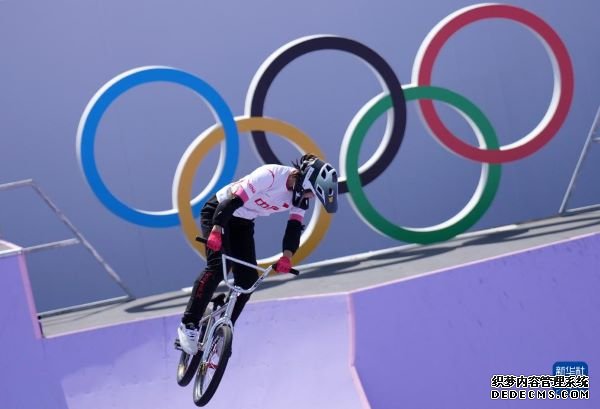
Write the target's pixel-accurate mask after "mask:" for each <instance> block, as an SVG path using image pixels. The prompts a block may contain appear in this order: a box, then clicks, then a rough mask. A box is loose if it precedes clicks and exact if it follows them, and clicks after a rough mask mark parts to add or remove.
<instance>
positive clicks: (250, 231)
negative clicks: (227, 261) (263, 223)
mask: <svg viewBox="0 0 600 409" xmlns="http://www.w3.org/2000/svg"><path fill="white" fill-rule="evenodd" d="M229 226H230V229H231V235H230V237H231V241H230V252H231V255H232V256H233V257H235V258H238V259H240V260H244V261H246V262H248V263H250V264H256V248H255V245H254V222H253V221H251V220H246V219H241V218H237V217H232V218H231V219H230V221H229ZM231 270H232V272H233V277H234V280H235V284H236V285H238V286H240V287H242V288H244V289H247V288H250V287H252V285H253V284H254V283H255V282H256V280H257V279H258V273H257V271H256V269H254V268H251V267H246V266H243V265H241V264H236V263H234V264H233V266H232V268H231ZM250 295H251V294H240V295H239V297H238V299H237V302H236V304H235V307H234V308H233V312H232V315H231V320H232V321H233V323H234V324H235V321H236V320H237V319H238V317H239V316H240V313H241V312H242V309H243V308H244V305H246V303H247V302H248V300H249V299H250Z"/></svg>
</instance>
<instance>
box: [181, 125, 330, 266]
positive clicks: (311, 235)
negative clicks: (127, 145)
mask: <svg viewBox="0 0 600 409" xmlns="http://www.w3.org/2000/svg"><path fill="white" fill-rule="evenodd" d="M235 122H236V124H237V128H238V132H239V133H240V134H241V133H248V132H251V131H263V132H271V133H274V134H277V135H279V136H281V137H283V138H285V139H287V140H288V141H290V142H291V143H292V144H293V145H294V146H295V147H296V148H297V149H298V150H299V151H300V152H302V153H308V152H311V153H314V154H315V155H317V156H319V157H320V158H321V159H323V160H325V158H324V156H323V153H322V152H321V150H320V149H319V147H318V146H317V145H316V144H315V143H314V142H313V140H312V139H310V138H309V137H308V136H307V135H306V134H305V133H304V132H302V131H300V130H299V129H298V128H296V127H294V126H292V125H290V124H288V123H285V122H283V121H280V120H278V119H273V118H265V117H246V116H241V117H236V118H235ZM224 138H225V135H224V133H223V128H222V127H221V126H220V125H215V126H213V127H211V128H209V129H207V130H206V131H204V132H203V133H202V134H200V135H199V136H198V137H197V138H196V139H195V140H194V141H193V142H192V144H191V145H190V146H189V147H188V149H187V150H186V152H185V153H184V155H183V156H182V157H181V160H180V161H179V165H178V166H177V172H176V175H175V180H174V183H173V188H174V190H173V202H174V203H173V204H174V205H176V208H177V209H178V215H179V220H180V221H181V227H182V229H183V232H184V234H185V237H186V239H187V241H188V243H189V244H190V245H191V246H192V248H193V249H194V250H196V252H197V253H198V254H200V256H201V257H202V258H203V259H206V253H205V249H204V245H203V244H201V243H199V242H197V241H196V236H201V235H202V233H201V232H200V229H199V228H198V226H197V225H196V223H195V221H194V216H193V214H192V207H191V205H190V199H191V198H192V185H193V181H194V175H195V173H196V170H197V169H198V166H200V163H201V162H202V160H203V159H204V157H205V156H206V154H207V153H208V152H209V151H210V150H211V149H212V148H213V147H214V146H215V145H216V144H217V143H219V142H221V141H222V140H224ZM221 156H222V155H221ZM175 202H176V203H175ZM315 212H316V214H315V215H314V216H313V217H312V219H311V221H310V223H309V225H308V227H307V229H306V231H305V233H304V234H303V235H302V238H301V240H300V248H299V249H298V251H297V252H296V254H294V257H293V262H294V264H298V263H299V262H300V261H301V260H303V259H304V258H306V257H307V256H308V255H309V254H310V253H312V252H313V251H314V249H315V248H316V247H317V244H319V242H320V241H321V240H322V239H323V237H324V236H325V233H326V231H327V229H328V228H329V225H330V224H331V215H329V214H328V213H326V212H325V211H324V210H323V208H322V206H317V207H316V209H315ZM279 257H281V253H279V254H276V255H274V256H272V257H269V258H265V259H261V260H259V261H258V264H259V265H260V266H261V267H266V266H269V265H271V264H273V263H275V262H276V261H277V260H278V259H279Z"/></svg>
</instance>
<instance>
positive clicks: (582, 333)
mask: <svg viewBox="0 0 600 409" xmlns="http://www.w3.org/2000/svg"><path fill="white" fill-rule="evenodd" d="M599 249H600V235H594V236H590V237H585V238H581V239H579V240H570V241H566V242H563V243H560V244H557V245H554V246H550V247H543V248H538V249H533V250H530V251H527V252H522V253H518V254H514V255H511V256H506V257H502V258H497V259H493V260H489V261H485V262H480V263H475V264H471V265H466V266H463V267H458V268H454V269H451V270H448V271H445V272H443V273H438V274H432V275H429V276H425V277H422V278H418V279H414V280H407V281H402V282H398V283H396V284H391V285H386V286H381V287H375V288H371V289H366V290H363V291H358V292H356V293H354V294H353V295H352V303H353V309H354V315H355V319H356V323H355V325H356V367H357V370H358V373H359V375H360V379H361V381H362V383H363V387H364V390H365V393H366V395H367V398H368V400H369V403H370V405H371V408H372V409H392V408H413V409H414V408H496V407H502V408H509V407H511V408H512V407H527V408H565V407H566V406H568V407H569V408H598V407H600V405H599V403H598V402H599V399H598V397H597V394H594V388H593V387H592V389H591V393H590V399H589V400H571V401H569V402H568V403H567V402H564V401H560V400H556V401H548V400H527V401H519V402H518V403H519V404H518V405H516V403H515V401H514V400H513V401H510V400H491V383H490V381H491V377H492V375H521V374H523V375H551V374H552V365H553V364H554V363H555V362H557V361H585V362H587V364H588V365H589V368H590V371H592V372H593V371H594V369H593V368H598V367H600V347H599V346H600V314H599V313H600V297H598V289H599V288H600V251H599ZM593 383H594V381H593V379H592V380H591V381H590V384H593Z"/></svg>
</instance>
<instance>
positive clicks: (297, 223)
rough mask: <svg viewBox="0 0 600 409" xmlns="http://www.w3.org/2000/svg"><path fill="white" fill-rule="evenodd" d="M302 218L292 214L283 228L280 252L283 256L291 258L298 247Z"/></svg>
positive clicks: (302, 227)
mask: <svg viewBox="0 0 600 409" xmlns="http://www.w3.org/2000/svg"><path fill="white" fill-rule="evenodd" d="M303 229H304V226H303V225H302V218H301V217H299V216H297V215H294V214H292V215H291V217H290V219H289V220H288V222H287V226H286V227H285V234H284V235H283V242H282V250H283V255H284V256H286V257H288V258H291V257H292V256H293V255H294V253H296V251H297V250H298V247H300V236H301V235H302V230H303Z"/></svg>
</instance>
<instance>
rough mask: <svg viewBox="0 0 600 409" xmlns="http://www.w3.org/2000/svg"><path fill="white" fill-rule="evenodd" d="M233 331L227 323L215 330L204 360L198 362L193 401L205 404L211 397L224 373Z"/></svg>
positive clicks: (198, 404) (200, 404)
mask: <svg viewBox="0 0 600 409" xmlns="http://www.w3.org/2000/svg"><path fill="white" fill-rule="evenodd" d="M232 339H233V333H232V331H231V327H229V326H228V325H221V326H219V327H218V328H217V330H216V331H215V336H214V338H213V340H212V344H211V345H210V346H207V347H208V348H210V349H209V350H208V351H209V353H208V357H207V359H206V361H203V362H201V363H200V366H199V367H198V372H197V374H196V380H195V381H194V403H195V404H196V406H204V405H206V404H207V403H208V402H209V401H210V399H211V398H212V397H213V395H214V394H215V392H216V391H217V387H218V386H219V382H221V378H222V377H223V374H224V373H225V368H226V367H227V362H228V361H229V357H230V356H231V341H232Z"/></svg>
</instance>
